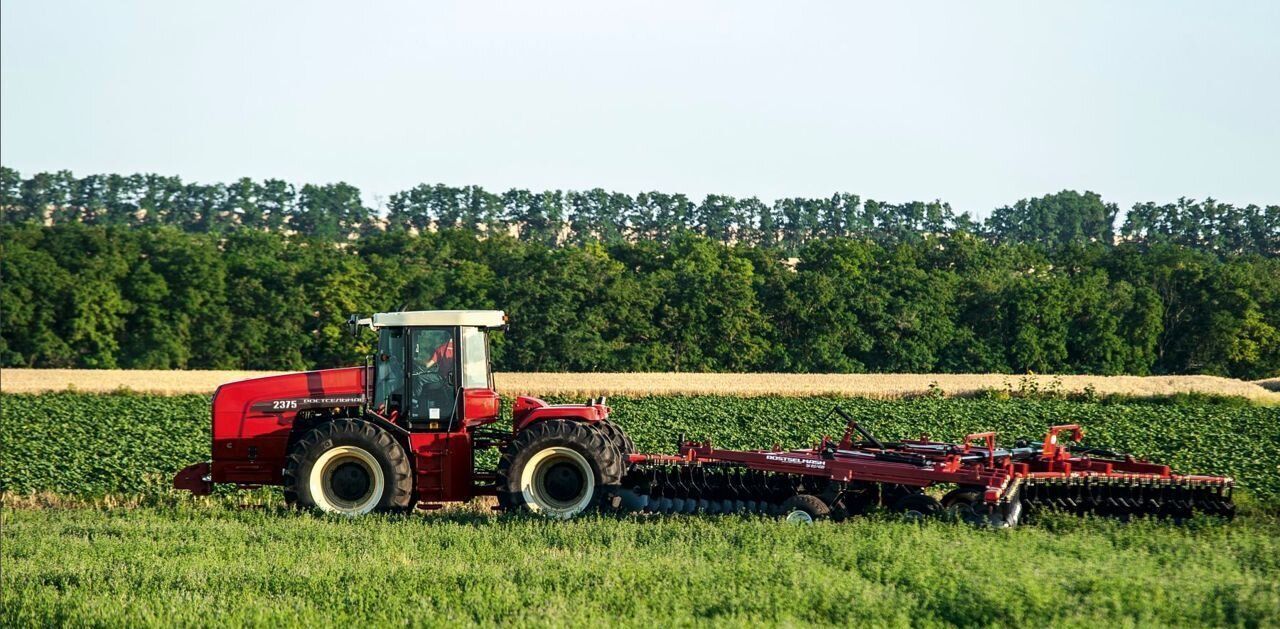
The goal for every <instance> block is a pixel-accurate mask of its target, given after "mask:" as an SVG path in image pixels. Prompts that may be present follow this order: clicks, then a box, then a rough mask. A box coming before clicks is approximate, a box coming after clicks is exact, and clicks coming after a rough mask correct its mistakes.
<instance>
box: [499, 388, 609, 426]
mask: <svg viewBox="0 0 1280 629" xmlns="http://www.w3.org/2000/svg"><path fill="white" fill-rule="evenodd" d="M512 416H513V419H514V420H515V422H514V423H515V426H514V429H515V432H520V431H521V430H524V428H525V427H526V426H528V425H529V424H532V423H533V422H536V421H543V420H547V419H573V420H577V421H585V422H598V421H601V420H605V419H608V418H609V407H607V406H605V405H603V404H547V403H546V402H543V401H542V400H539V399H538V398H536V397H529V396H525V395H522V396H520V397H518V398H516V403H515V406H514V407H513V408H512Z"/></svg>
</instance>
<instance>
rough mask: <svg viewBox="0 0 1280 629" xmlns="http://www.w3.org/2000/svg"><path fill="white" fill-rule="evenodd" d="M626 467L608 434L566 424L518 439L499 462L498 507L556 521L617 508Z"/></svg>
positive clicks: (549, 423) (532, 429) (551, 424)
mask: <svg viewBox="0 0 1280 629" xmlns="http://www.w3.org/2000/svg"><path fill="white" fill-rule="evenodd" d="M625 471H626V466H625V465H623V463H622V457H621V455H620V454H619V453H618V449H617V448H616V447H615V446H614V445H613V444H612V443H611V442H610V441H609V440H608V439H607V438H606V437H605V435H604V433H603V431H601V430H597V429H595V428H594V427H593V426H591V425H590V424H586V423H583V422H578V421H571V420H567V419H551V420H546V421H541V422H538V423H536V424H534V425H532V426H529V427H528V428H525V429H524V430H522V431H520V434H518V435H516V438H515V439H513V440H512V441H511V443H510V444H508V445H507V447H506V448H505V449H504V450H503V452H502V457H501V458H500V459H499V460H498V505H499V506H500V507H501V508H502V509H503V510H506V511H530V512H533V513H537V514H539V515H544V516H547V517H552V518H562V519H566V518H572V517H574V516H576V515H578V514H580V513H583V512H585V511H589V510H592V509H597V508H599V507H601V506H610V507H611V506H612V504H611V501H613V500H616V499H617V493H618V489H619V486H620V484H621V483H622V476H623V474H624V473H625Z"/></svg>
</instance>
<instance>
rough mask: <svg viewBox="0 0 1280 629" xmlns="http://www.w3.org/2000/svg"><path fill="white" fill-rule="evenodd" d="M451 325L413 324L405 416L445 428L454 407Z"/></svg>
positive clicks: (454, 347) (454, 351) (455, 381)
mask: <svg viewBox="0 0 1280 629" xmlns="http://www.w3.org/2000/svg"><path fill="white" fill-rule="evenodd" d="M455 337H456V333H455V328H415V329H414V330H413V334H412V340H411V341H410V352H409V362H410V366H411V367H410V371H409V386H410V387H411V395H410V396H409V420H410V421H411V422H414V423H420V424H422V425H423V426H425V427H427V428H428V429H432V430H435V429H442V430H447V429H448V427H449V425H450V423H451V422H452V421H453V415H454V410H455V409H456V407H457V387H458V375H457V369H458V356H457V347H458V343H457V339H456V338H455Z"/></svg>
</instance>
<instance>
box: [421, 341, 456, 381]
mask: <svg viewBox="0 0 1280 629" xmlns="http://www.w3.org/2000/svg"><path fill="white" fill-rule="evenodd" d="M422 367H423V369H425V370H427V371H431V370H435V371H436V373H438V374H440V381H441V382H442V383H449V382H453V336H452V335H449V336H446V337H445V340H444V342H443V343H441V344H440V345H439V346H438V347H436V349H435V351H433V352H431V354H430V355H428V356H427V360H426V362H424V363H422Z"/></svg>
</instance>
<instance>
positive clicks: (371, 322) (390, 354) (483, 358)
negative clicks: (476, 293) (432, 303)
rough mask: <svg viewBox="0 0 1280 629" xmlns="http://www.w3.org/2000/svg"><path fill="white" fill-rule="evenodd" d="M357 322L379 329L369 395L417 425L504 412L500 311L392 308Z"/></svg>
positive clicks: (478, 421)
mask: <svg viewBox="0 0 1280 629" xmlns="http://www.w3.org/2000/svg"><path fill="white" fill-rule="evenodd" d="M351 323H352V324H353V325H354V326H356V327H357V328H359V327H368V328H371V329H373V330H374V331H376V332H377V333H378V345H377V351H376V352H375V353H374V354H373V355H372V356H371V357H370V363H371V368H370V369H369V370H368V382H367V385H366V394H365V399H366V400H368V407H369V410H371V411H373V412H375V413H377V414H378V415H381V416H382V417H385V418H387V419H388V420H389V421H391V422H393V423H396V424H398V425H400V426H403V427H405V428H407V429H408V430H410V431H414V432H417V431H430V432H436V431H439V432H453V431H457V430H460V429H466V428H473V427H477V426H481V425H484V424H488V423H491V422H493V421H496V420H497V419H498V411H499V398H498V394H497V392H496V391H495V389H494V385H493V372H492V371H491V370H490V368H489V331H490V330H494V329H503V328H505V326H506V315H505V314H504V313H503V312H502V311H501V310H431V311H415V312H386V313H379V314H375V315H373V316H372V317H369V318H367V319H355V318H354V317H353V319H352V321H351Z"/></svg>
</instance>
